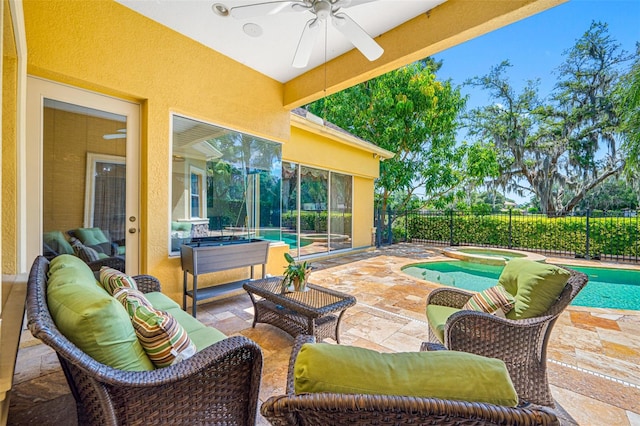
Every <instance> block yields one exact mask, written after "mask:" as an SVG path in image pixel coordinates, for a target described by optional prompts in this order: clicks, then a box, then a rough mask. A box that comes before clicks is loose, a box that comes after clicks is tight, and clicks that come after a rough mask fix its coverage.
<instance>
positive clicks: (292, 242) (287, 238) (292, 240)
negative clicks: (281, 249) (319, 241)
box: [260, 230, 311, 249]
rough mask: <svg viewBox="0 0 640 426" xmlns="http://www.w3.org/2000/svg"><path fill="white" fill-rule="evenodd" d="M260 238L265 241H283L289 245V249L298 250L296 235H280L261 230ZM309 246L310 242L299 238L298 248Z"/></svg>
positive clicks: (283, 233)
mask: <svg viewBox="0 0 640 426" xmlns="http://www.w3.org/2000/svg"><path fill="white" fill-rule="evenodd" d="M260 237H261V238H264V239H265V240H271V241H283V242H285V243H287V244H289V248H291V249H296V248H298V240H297V238H296V234H289V233H286V232H282V233H281V232H280V231H273V230H263V231H262V232H261V233H260ZM309 244H311V241H309V240H307V239H305V238H300V247H304V246H306V245H309Z"/></svg>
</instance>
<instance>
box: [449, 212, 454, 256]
mask: <svg viewBox="0 0 640 426" xmlns="http://www.w3.org/2000/svg"><path fill="white" fill-rule="evenodd" d="M449 245H450V246H452V247H453V245H454V244H453V209H451V210H449Z"/></svg>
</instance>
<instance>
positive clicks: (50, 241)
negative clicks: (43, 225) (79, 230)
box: [42, 231, 73, 254]
mask: <svg viewBox="0 0 640 426" xmlns="http://www.w3.org/2000/svg"><path fill="white" fill-rule="evenodd" d="M42 241H44V242H45V243H46V244H47V245H48V246H49V247H51V249H52V250H54V251H55V252H56V253H57V254H73V247H71V244H69V242H68V241H67V239H66V238H65V237H64V235H62V232H60V231H50V232H45V233H44V234H43V235H42Z"/></svg>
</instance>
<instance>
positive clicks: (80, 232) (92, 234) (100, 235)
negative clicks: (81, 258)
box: [74, 228, 110, 246]
mask: <svg viewBox="0 0 640 426" xmlns="http://www.w3.org/2000/svg"><path fill="white" fill-rule="evenodd" d="M74 232H75V234H76V236H77V237H78V238H79V239H80V241H82V243H83V244H84V245H85V246H95V245H98V244H102V243H110V241H109V239H108V238H107V236H106V235H105V234H104V232H102V229H100V228H78V229H76V230H75V231H74Z"/></svg>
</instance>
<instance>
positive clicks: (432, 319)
mask: <svg viewBox="0 0 640 426" xmlns="http://www.w3.org/2000/svg"><path fill="white" fill-rule="evenodd" d="M459 310H460V309H457V308H451V307H449V306H441V305H427V321H428V322H429V327H431V330H433V333H434V334H435V335H436V336H437V337H438V339H440V342H441V343H444V325H445V324H446V322H447V318H449V316H450V315H451V314H453V313H455V312H458V311H459Z"/></svg>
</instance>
